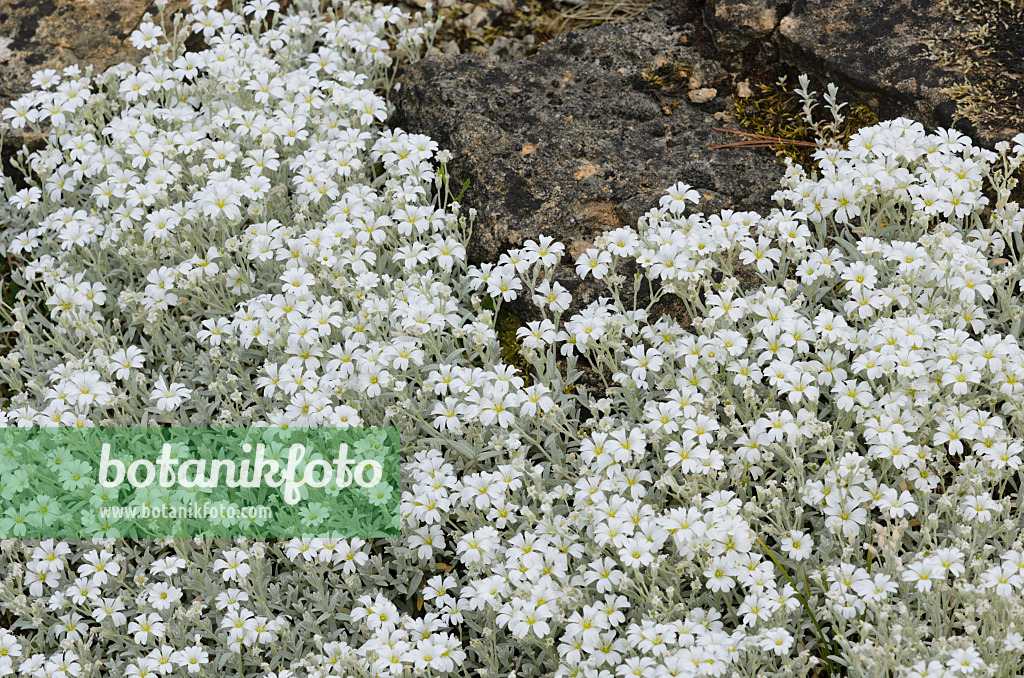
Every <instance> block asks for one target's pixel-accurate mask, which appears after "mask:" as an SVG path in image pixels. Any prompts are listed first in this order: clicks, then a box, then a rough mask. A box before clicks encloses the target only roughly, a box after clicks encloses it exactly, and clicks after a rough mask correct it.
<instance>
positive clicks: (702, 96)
mask: <svg viewBox="0 0 1024 678" xmlns="http://www.w3.org/2000/svg"><path fill="white" fill-rule="evenodd" d="M716 96H718V90H717V89H715V88H714V87H702V88H700V89H694V90H690V93H689V97H690V101H692V102H693V103H695V104H706V103H707V102H709V101H711V100H712V99H714V98H715V97H716Z"/></svg>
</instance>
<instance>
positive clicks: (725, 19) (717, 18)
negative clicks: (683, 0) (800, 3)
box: [704, 0, 791, 52]
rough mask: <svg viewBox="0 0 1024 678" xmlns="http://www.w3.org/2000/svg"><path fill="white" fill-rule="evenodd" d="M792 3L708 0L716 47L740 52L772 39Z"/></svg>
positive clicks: (707, 15) (707, 11)
mask: <svg viewBox="0 0 1024 678" xmlns="http://www.w3.org/2000/svg"><path fill="white" fill-rule="evenodd" d="M790 4H791V3H790V1H789V0H708V2H707V4H706V5H705V8H704V22H705V23H706V24H707V27H708V29H709V30H710V31H711V37H712V39H713V40H714V42H715V47H716V48H718V49H719V50H720V51H723V52H740V51H743V50H745V49H746V48H747V47H748V46H749V45H750V44H751V43H752V42H755V41H761V40H764V39H766V38H768V37H769V36H771V35H772V33H773V32H774V31H775V29H776V28H778V26H779V19H780V18H781V16H782V15H784V14H785V12H786V10H787V9H788V8H789V5H790Z"/></svg>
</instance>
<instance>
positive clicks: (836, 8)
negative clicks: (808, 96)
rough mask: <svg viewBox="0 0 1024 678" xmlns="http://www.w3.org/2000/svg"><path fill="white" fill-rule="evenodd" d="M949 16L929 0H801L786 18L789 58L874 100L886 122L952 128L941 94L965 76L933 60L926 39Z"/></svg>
mask: <svg viewBox="0 0 1024 678" xmlns="http://www.w3.org/2000/svg"><path fill="white" fill-rule="evenodd" d="M943 20H944V19H943V18H942V16H941V15H940V14H939V13H938V11H937V10H936V8H935V6H934V3H932V2H930V1H929V0H796V2H794V4H793V7H792V9H791V10H790V12H789V14H788V15H787V16H785V17H783V18H782V19H781V20H780V21H779V30H778V43H779V50H780V56H781V58H782V60H783V61H784V62H786V63H788V64H790V65H792V66H793V67H794V68H796V69H798V70H801V71H802V72H806V73H808V74H809V75H812V76H816V77H817V78H818V79H819V80H821V81H825V82H827V81H832V82H835V83H836V84H837V85H839V86H840V87H846V88H848V89H850V90H852V91H854V92H856V93H858V94H860V95H862V96H864V97H865V98H867V99H869V100H870V99H874V102H871V103H874V104H875V105H874V106H873V107H874V108H875V110H876V112H877V113H878V115H879V117H880V118H882V119H886V118H890V117H897V116H907V117H912V118H915V119H916V120H918V121H920V122H922V123H924V124H925V125H927V126H929V127H937V126H949V125H950V124H951V122H952V113H953V111H954V110H955V108H954V106H953V105H952V102H950V101H949V100H948V98H947V97H946V96H945V95H943V94H942V92H941V91H940V90H941V89H942V88H944V87H949V86H951V85H954V84H956V83H958V82H961V81H962V77H961V76H959V75H957V74H956V73H953V72H952V71H949V70H947V69H945V68H943V67H941V66H939V65H938V64H936V63H935V62H933V61H932V60H931V59H929V58H928V55H927V54H926V51H925V47H924V46H923V45H922V44H921V40H922V38H923V37H924V36H926V35H928V34H929V31H930V30H931V29H932V27H933V26H934V25H935V24H936V23H937V22H941V21H943Z"/></svg>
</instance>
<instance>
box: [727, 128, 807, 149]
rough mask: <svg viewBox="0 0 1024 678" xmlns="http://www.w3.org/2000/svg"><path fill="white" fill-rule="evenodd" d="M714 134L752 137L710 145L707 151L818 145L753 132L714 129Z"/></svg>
mask: <svg viewBox="0 0 1024 678" xmlns="http://www.w3.org/2000/svg"><path fill="white" fill-rule="evenodd" d="M714 130H715V131H716V132H725V133H726V134H737V135H740V136H745V137H753V138H752V139H746V140H744V141H734V142H731V143H728V144H712V145H711V146H708V149H714V148H765V147H769V148H770V147H772V146H799V147H803V148H817V147H818V145H817V144H816V143H814V142H812V141H798V140H796V139H783V138H782V137H769V136H765V135H763V134H754V133H753V132H740V131H738V130H734V129H725V128H722V127H715V128H714Z"/></svg>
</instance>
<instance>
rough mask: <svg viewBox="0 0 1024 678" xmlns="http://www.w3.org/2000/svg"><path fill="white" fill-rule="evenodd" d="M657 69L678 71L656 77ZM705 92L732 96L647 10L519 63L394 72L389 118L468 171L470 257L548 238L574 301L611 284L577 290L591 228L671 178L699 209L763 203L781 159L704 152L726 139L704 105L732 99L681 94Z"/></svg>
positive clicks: (451, 60)
mask: <svg viewBox="0 0 1024 678" xmlns="http://www.w3.org/2000/svg"><path fill="white" fill-rule="evenodd" d="M654 72H658V73H662V74H665V73H677V74H678V78H677V80H676V81H674V82H671V83H664V82H663V83H660V84H657V85H654V84H652V79H651V74H652V73H654ZM645 74H647V78H645V77H644V75H645ZM715 87H718V92H721V93H727V92H731V87H730V86H729V83H728V80H727V74H726V73H725V72H724V71H723V70H722V69H721V67H720V66H718V64H716V63H714V62H709V61H706V60H704V59H702V58H701V57H700V56H699V55H698V54H697V53H696V51H695V50H694V49H693V48H692V47H690V46H687V45H685V44H683V41H682V40H681V34H680V32H679V29H677V28H673V27H671V26H670V25H669V23H668V22H667V21H665V20H664V15H663V14H662V13H661V12H658V11H653V12H650V13H648V14H647V15H645V16H644V17H642V18H641V19H640V20H637V21H634V22H630V23H626V24H611V23H609V24H604V25H602V26H598V27H596V28H591V29H586V30H579V31H572V32H568V33H563V34H561V35H558V36H557V37H555V38H553V39H551V40H550V41H548V42H547V43H545V44H544V45H543V46H542V47H541V48H540V49H539V50H538V51H537V52H536V53H535V54H534V55H532V56H530V57H528V58H525V59H521V60H515V61H507V62H488V61H484V60H483V59H480V58H477V57H475V56H471V55H459V56H442V57H431V58H428V59H424V60H422V61H420V62H418V63H416V64H414V65H412V66H411V67H409V68H408V70H407V71H406V72H405V74H404V76H403V83H402V89H401V91H400V93H399V94H398V96H396V97H395V102H396V107H397V111H396V116H395V118H394V119H393V120H392V124H395V125H398V126H401V127H403V128H405V129H411V130H415V131H417V132H422V133H425V134H428V135H430V136H431V137H432V138H434V139H435V140H436V141H437V142H438V143H439V144H440V146H441V147H442V148H447V149H449V150H451V151H452V152H453V154H454V159H453V160H452V163H451V166H450V168H449V169H450V171H451V174H452V176H453V178H454V179H456V180H457V182H459V183H461V182H462V181H464V180H465V179H469V180H470V185H469V189H468V191H467V192H466V195H465V198H464V204H465V205H466V206H467V207H473V208H476V210H477V225H476V229H475V232H474V235H473V238H472V240H471V242H470V246H469V256H470V260H471V261H473V262H489V261H496V260H497V258H498V256H499V255H500V254H501V253H502V252H505V251H507V250H508V249H509V248H512V247H518V246H520V245H521V244H522V243H523V241H525V240H527V239H530V238H533V239H536V238H537V237H538V235H540V234H546V235H550V236H552V237H554V238H556V239H557V240H560V241H561V242H563V243H565V245H566V248H567V256H566V258H565V261H564V264H565V265H566V268H563V269H562V272H561V273H560V274H559V275H557V276H556V277H557V279H559V280H560V281H564V283H563V284H566V285H567V286H569V285H570V284H571V285H573V287H571V288H570V289H571V291H574V296H575V297H576V299H575V302H577V303H576V304H574V305H578V304H586V303H588V302H589V301H592V300H593V299H594V298H595V297H596V295H597V294H599V293H602V292H603V293H605V294H607V290H606V289H604V290H602V289H600V288H599V287H597V286H592V285H591V286H588V285H583V286H577V284H576V283H577V281H576V280H574V278H575V275H574V274H573V273H572V270H571V264H572V262H573V261H575V258H576V257H577V256H579V255H580V254H581V253H582V252H584V251H585V250H586V248H587V247H588V246H590V244H591V243H592V241H593V239H594V238H595V236H597V235H599V234H600V233H603V232H607V231H610V230H612V229H615V228H618V227H620V226H636V223H637V220H638V218H639V217H640V216H642V215H643V214H644V213H645V212H646V211H647V210H648V209H650V208H651V207H653V206H656V205H657V204H658V199H659V197H661V196H662V195H664V190H665V189H666V188H667V187H669V186H670V185H672V184H674V183H675V182H677V181H685V182H687V183H689V184H691V185H692V186H694V187H695V188H697V189H698V190H699V191H700V192H701V194H702V195H703V196H704V199H703V201H702V203H701V204H700V206H699V207H698V208H697V209H699V210H702V211H704V212H705V213H710V212H711V211H715V210H719V209H722V208H731V209H737V210H747V209H752V210H760V211H762V212H763V211H766V210H767V209H768V208H770V207H771V206H772V204H773V203H772V201H771V195H772V193H773V192H774V191H775V190H776V189H777V187H778V180H779V177H780V176H781V175H782V165H781V164H779V163H778V162H777V161H776V160H775V159H774V158H773V157H771V156H770V155H768V156H766V155H764V154H754V153H750V152H748V151H743V150H737V149H720V150H709V149H708V146H709V145H712V144H720V143H727V142H729V141H734V140H735V138H733V137H730V136H728V135H725V134H722V133H720V132H716V131H714V128H715V127H721V126H722V122H720V120H718V119H716V118H715V117H714V113H715V112H719V111H722V110H724V109H726V108H727V107H728V106H729V105H730V103H731V102H730V101H729V100H728V98H727V97H726V96H723V95H721V94H720V95H719V96H718V97H716V98H714V99H712V100H711V101H709V102H707V103H703V104H693V103H691V102H690V100H689V98H688V96H687V94H688V91H689V90H691V89H698V88H715ZM570 259H571V261H570ZM630 296H631V290H630Z"/></svg>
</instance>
